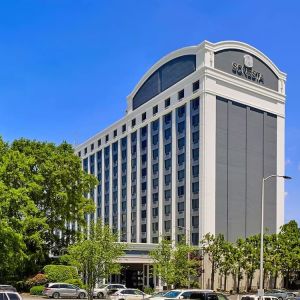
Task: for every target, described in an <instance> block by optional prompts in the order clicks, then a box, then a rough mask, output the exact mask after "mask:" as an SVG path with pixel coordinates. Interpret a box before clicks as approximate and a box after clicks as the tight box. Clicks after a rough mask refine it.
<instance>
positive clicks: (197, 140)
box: [193, 131, 199, 144]
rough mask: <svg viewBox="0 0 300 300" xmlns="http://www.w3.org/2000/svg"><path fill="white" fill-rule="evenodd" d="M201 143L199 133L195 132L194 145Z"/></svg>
mask: <svg viewBox="0 0 300 300" xmlns="http://www.w3.org/2000/svg"><path fill="white" fill-rule="evenodd" d="M198 142H199V131H196V132H193V143H194V144H196V143H198Z"/></svg>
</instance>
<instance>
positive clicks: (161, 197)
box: [158, 116, 165, 242]
mask: <svg viewBox="0 0 300 300" xmlns="http://www.w3.org/2000/svg"><path fill="white" fill-rule="evenodd" d="M163 125H164V117H163V116H162V117H160V119H159V135H158V138H159V150H158V151H159V152H158V170H159V180H158V233H159V237H158V239H159V242H160V241H161V238H162V234H163V219H164V218H163V204H164V182H165V179H164V161H165V160H164V131H163V128H164V126H163Z"/></svg>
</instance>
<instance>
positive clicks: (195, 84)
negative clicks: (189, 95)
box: [193, 80, 200, 92]
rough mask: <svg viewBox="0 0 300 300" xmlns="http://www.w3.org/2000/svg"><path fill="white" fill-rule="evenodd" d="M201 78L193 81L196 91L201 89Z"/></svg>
mask: <svg viewBox="0 0 300 300" xmlns="http://www.w3.org/2000/svg"><path fill="white" fill-rule="evenodd" d="M199 86H200V84H199V80H197V81H195V82H193V92H196V91H197V90H199Z"/></svg>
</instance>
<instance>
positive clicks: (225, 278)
mask: <svg viewBox="0 0 300 300" xmlns="http://www.w3.org/2000/svg"><path fill="white" fill-rule="evenodd" d="M226 284H227V272H225V274H224V291H226Z"/></svg>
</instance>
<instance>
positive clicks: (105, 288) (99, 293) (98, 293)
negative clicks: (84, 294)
mask: <svg viewBox="0 0 300 300" xmlns="http://www.w3.org/2000/svg"><path fill="white" fill-rule="evenodd" d="M123 289H126V286H125V285H123V284H103V285H101V286H100V287H99V288H95V289H94V293H93V296H94V297H96V298H99V299H102V298H106V297H107V296H108V295H110V294H111V293H115V292H116V291H118V290H123Z"/></svg>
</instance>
